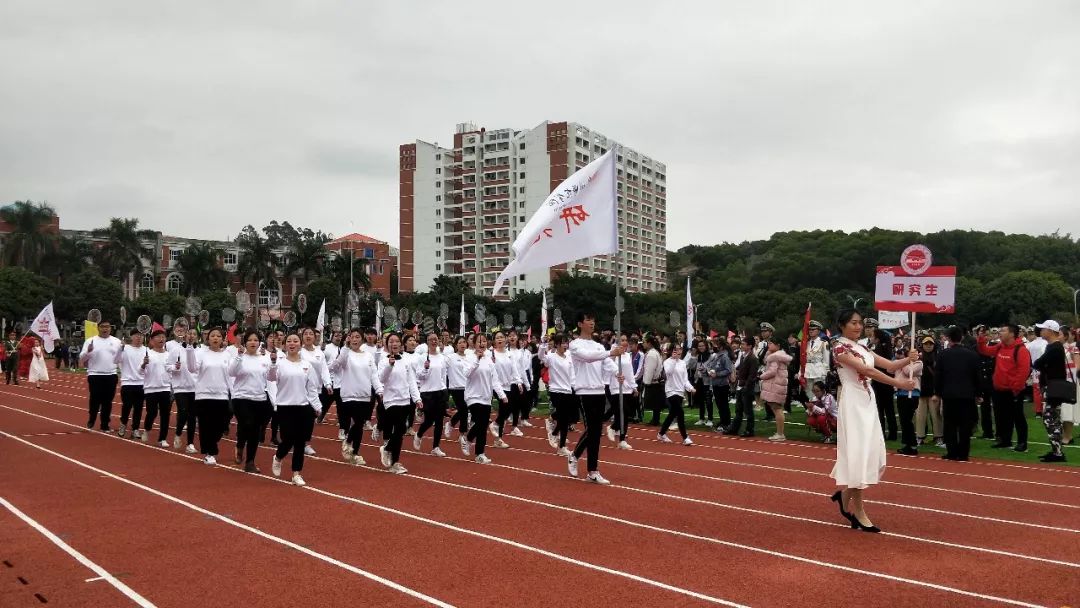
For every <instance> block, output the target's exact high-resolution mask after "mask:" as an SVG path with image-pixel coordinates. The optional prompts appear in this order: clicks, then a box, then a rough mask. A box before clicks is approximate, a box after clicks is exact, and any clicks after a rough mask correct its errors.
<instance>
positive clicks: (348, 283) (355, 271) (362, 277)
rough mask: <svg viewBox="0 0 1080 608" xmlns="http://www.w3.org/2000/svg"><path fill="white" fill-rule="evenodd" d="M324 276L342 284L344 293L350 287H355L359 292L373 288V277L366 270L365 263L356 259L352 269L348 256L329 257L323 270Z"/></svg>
mask: <svg viewBox="0 0 1080 608" xmlns="http://www.w3.org/2000/svg"><path fill="white" fill-rule="evenodd" d="M323 276H324V277H326V278H329V279H331V280H332V281H334V282H335V283H337V284H338V285H340V286H341V290H342V293H347V292H348V291H349V289H355V290H357V291H358V292H360V291H367V290H368V289H371V277H369V276H368V274H367V272H365V271H364V264H358V263H356V262H355V261H354V262H353V265H352V268H351V269H350V268H349V258H348V257H342V256H336V257H333V258H331V259H329V260H328V261H327V262H326V266H325V268H324V270H323Z"/></svg>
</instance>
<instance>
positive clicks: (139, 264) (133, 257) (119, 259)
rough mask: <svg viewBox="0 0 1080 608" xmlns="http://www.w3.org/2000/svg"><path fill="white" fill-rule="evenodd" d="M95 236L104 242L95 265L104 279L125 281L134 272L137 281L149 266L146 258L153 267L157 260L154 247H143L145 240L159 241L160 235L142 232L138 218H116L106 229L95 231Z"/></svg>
mask: <svg viewBox="0 0 1080 608" xmlns="http://www.w3.org/2000/svg"><path fill="white" fill-rule="evenodd" d="M92 233H93V235H94V236H95V237H98V238H102V239H105V243H104V244H102V245H101V246H100V247H99V248H98V250H97V252H96V254H95V262H96V263H97V265H98V267H99V268H101V272H102V274H104V275H105V276H108V277H112V278H114V279H116V280H121V281H122V280H124V279H125V278H126V277H127V275H128V273H132V274H134V276H135V277H136V278H138V277H141V276H142V274H143V270H144V269H145V267H146V266H145V264H143V258H146V259H148V260H150V263H151V265H153V264H154V262H155V260H157V256H156V255H155V251H154V248H153V247H147V246H146V245H144V244H143V241H144V240H151V239H156V238H157V233H156V232H154V231H153V230H141V229H139V220H138V218H119V217H114V218H112V219H110V220H109V225H108V226H107V227H105V228H95V229H94V230H93V231H92Z"/></svg>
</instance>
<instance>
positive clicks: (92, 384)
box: [9, 363, 116, 431]
mask: <svg viewBox="0 0 1080 608" xmlns="http://www.w3.org/2000/svg"><path fill="white" fill-rule="evenodd" d="M9 365H10V363H9ZM86 384H87V387H88V388H89V391H90V407H89V410H90V419H89V421H88V422H87V423H86V426H87V427H93V426H94V422H95V421H96V420H97V418H98V413H99V412H100V414H101V430H103V431H107V430H109V419H110V418H111V417H112V400H113V397H114V396H115V395H116V374H103V375H94V376H87V377H86Z"/></svg>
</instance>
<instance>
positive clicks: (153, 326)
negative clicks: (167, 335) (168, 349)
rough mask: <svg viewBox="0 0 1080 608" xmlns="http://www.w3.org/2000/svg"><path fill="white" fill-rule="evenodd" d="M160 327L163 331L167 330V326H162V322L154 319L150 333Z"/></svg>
mask: <svg viewBox="0 0 1080 608" xmlns="http://www.w3.org/2000/svg"><path fill="white" fill-rule="evenodd" d="M159 329H160V330H161V331H165V328H164V327H162V326H161V323H158V322H157V321H154V324H153V325H151V326H150V333H153V332H155V331H157V330H159Z"/></svg>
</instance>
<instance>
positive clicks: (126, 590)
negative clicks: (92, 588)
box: [0, 431, 156, 608]
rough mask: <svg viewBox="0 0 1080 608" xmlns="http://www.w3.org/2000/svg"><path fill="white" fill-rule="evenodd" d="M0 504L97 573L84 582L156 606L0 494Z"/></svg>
mask: <svg viewBox="0 0 1080 608" xmlns="http://www.w3.org/2000/svg"><path fill="white" fill-rule="evenodd" d="M2 432H3V431H0V433H2ZM4 434H5V435H7V433H4ZM8 437H13V436H12V435H8ZM16 439H18V438H17V437H16ZM19 441H23V440H22V439H19ZM25 443H29V442H25ZM0 505H3V506H4V508H5V509H7V510H8V511H11V512H12V514H14V515H15V517H18V518H19V519H21V520H23V522H25V523H26V524H27V525H28V526H30V527H31V528H33V529H34V530H37V531H38V532H39V533H40V534H41V535H42V536H44V537H45V538H47V539H49V540H50V541H52V543H53V544H54V545H56V546H57V547H60V548H61V549H63V551H64V552H65V553H67V554H68V555H70V556H71V557H74V558H75V561H77V562H79V563H80V564H82V565H84V566H86V567H87V568H89V569H90V570H91V571H92V572H93V573H94V574H97V575H98V576H97V578H88V579H86V582H88V583H89V582H91V581H96V580H103V581H106V582H108V583H109V584H110V585H112V586H113V587H116V590H117V591H119V592H120V593H123V594H124V595H125V596H127V598H128V599H130V600H131V601H133V602H135V604H136V605H138V606H142V607H143V608H156V607H155V605H154V603H153V602H151V601H150V600H148V599H146V598H145V597H143V596H142V595H140V594H139V592H138V591H135V590H134V589H132V588H131V587H128V586H127V585H125V584H124V583H123V582H121V581H120V580H119V579H117V578H116V577H115V576H113V575H111V574H109V572H108V571H107V570H105V568H102V567H101V566H99V565H97V564H96V563H94V562H93V561H91V560H90V558H88V557H86V556H85V555H83V554H82V553H79V551H78V550H76V549H75V548H74V547H72V546H71V545H69V544H67V543H66V542H64V541H63V540H62V539H61V538H60V537H59V536H57V535H55V534H53V533H52V532H51V531H50V530H49V529H48V528H46V527H45V526H43V525H41V524H39V523H38V522H37V521H35V520H34V519H33V518H32V517H30V516H29V515H27V514H26V513H23V512H22V511H20V510H19V508H18V507H16V506H15V505H13V504H11V503H10V502H8V501H7V499H5V498H4V497H2V496H0Z"/></svg>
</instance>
